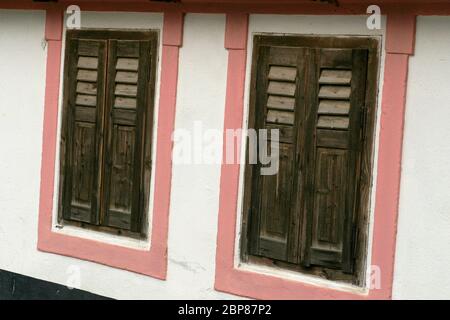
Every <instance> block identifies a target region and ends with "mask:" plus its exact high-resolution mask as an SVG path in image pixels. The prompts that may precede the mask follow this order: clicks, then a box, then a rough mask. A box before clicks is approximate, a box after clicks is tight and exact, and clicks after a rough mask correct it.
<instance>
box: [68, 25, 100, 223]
mask: <svg viewBox="0 0 450 320" xmlns="http://www.w3.org/2000/svg"><path fill="white" fill-rule="evenodd" d="M67 43H68V46H67V53H66V59H67V63H66V69H65V75H64V82H65V87H64V90H65V98H64V110H63V128H62V132H63V133H62V135H63V137H62V138H63V139H62V145H61V157H62V159H63V160H62V165H61V170H62V174H61V185H62V186H63V187H62V188H63V195H62V215H63V217H64V218H65V219H67V220H74V221H80V222H86V223H91V224H98V221H99V215H98V209H99V196H100V184H101V172H102V145H103V141H102V139H101V134H102V131H103V117H102V115H103V108H104V93H103V92H104V86H105V62H106V41H104V40H79V39H76V38H73V37H72V33H70V32H69V33H68V37H67ZM86 54H89V56H90V57H89V58H85V57H83V55H86ZM80 61H81V63H80ZM87 62H89V65H87V64H86V63H87ZM86 67H89V69H91V70H89V71H88V70H86V69H83V68H86ZM85 72H91V73H93V75H94V76H92V77H90V78H89V79H88V80H89V81H90V82H89V83H82V82H79V81H78V80H79V79H78V78H79V77H77V75H80V74H83V73H85ZM97 89H98V90H97ZM80 93H82V94H80Z"/></svg>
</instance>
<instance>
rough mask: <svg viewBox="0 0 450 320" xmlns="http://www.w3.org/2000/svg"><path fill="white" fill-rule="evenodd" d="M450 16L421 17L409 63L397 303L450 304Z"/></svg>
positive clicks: (396, 280) (396, 274)
mask: <svg viewBox="0 0 450 320" xmlns="http://www.w3.org/2000/svg"><path fill="white" fill-rule="evenodd" d="M449 53H450V17H419V18H418V20H417V38H416V52H415V55H414V56H413V57H412V58H411V60H410V63H409V77H408V95H407V106H406V120H405V125H406V126H405V133H404V149H403V159H404V160H403V169H402V181H401V193H400V216H399V226H398V236H397V255H396V264H395V277H394V279H395V281H394V298H397V299H428V298H440V299H450V274H449V266H450V143H449V137H450V125H449V119H450V54H449Z"/></svg>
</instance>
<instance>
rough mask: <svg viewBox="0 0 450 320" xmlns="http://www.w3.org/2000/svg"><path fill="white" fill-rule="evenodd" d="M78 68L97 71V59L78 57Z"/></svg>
mask: <svg viewBox="0 0 450 320" xmlns="http://www.w3.org/2000/svg"><path fill="white" fill-rule="evenodd" d="M78 68H80V69H93V70H97V68H98V58H97V57H79V58H78Z"/></svg>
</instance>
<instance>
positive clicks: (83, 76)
mask: <svg viewBox="0 0 450 320" xmlns="http://www.w3.org/2000/svg"><path fill="white" fill-rule="evenodd" d="M77 80H81V81H90V82H95V81H97V71H91V70H78V74H77Z"/></svg>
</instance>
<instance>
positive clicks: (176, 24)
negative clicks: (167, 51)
mask: <svg viewBox="0 0 450 320" xmlns="http://www.w3.org/2000/svg"><path fill="white" fill-rule="evenodd" d="M183 21H184V14H183V13H182V12H167V13H165V14H164V34H163V45H165V46H177V47H181V46H182V45H183V28H180V25H182V24H183Z"/></svg>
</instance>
